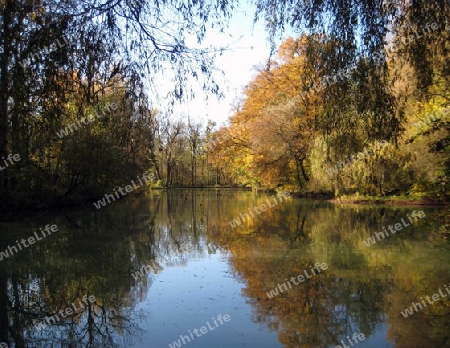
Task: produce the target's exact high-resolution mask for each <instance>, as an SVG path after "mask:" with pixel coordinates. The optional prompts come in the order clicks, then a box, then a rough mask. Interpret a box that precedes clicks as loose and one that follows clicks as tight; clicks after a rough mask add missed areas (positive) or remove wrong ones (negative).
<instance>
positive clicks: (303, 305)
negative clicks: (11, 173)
mask: <svg viewBox="0 0 450 348" xmlns="http://www.w3.org/2000/svg"><path fill="white" fill-rule="evenodd" d="M267 199H269V202H271V203H272V204H271V205H273V206H272V207H269V206H268V204H267ZM273 199H274V196H271V195H267V194H264V193H254V192H251V191H238V190H195V191H194V190H173V191H171V192H159V193H157V194H154V195H149V196H144V197H138V198H130V199H127V200H123V201H119V202H114V203H112V204H110V205H108V206H107V207H104V208H102V209H100V210H96V209H95V208H94V207H93V206H92V209H91V207H87V208H83V209H76V210H74V209H72V210H67V211H63V212H58V213H40V214H38V215H35V216H27V217H25V218H23V219H14V220H5V219H3V220H2V221H1V222H0V230H1V240H0V252H2V251H5V250H8V246H9V247H11V246H15V245H16V240H21V239H22V238H25V239H27V238H29V237H30V236H33V231H34V230H35V229H37V228H39V227H41V226H45V225H47V224H56V225H57V226H58V232H57V233H54V234H52V235H50V236H47V237H46V238H45V239H42V240H40V241H37V242H36V243H35V244H33V245H30V246H29V247H27V248H23V250H18V252H14V253H13V254H12V255H11V254H10V255H9V256H8V257H5V255H3V260H2V261H0V341H1V342H8V343H9V347H33V348H37V347H108V348H109V347H137V348H141V347H142V348H144V347H145V348H150V347H170V346H171V345H172V347H187V348H189V347H192V348H195V347H200V348H203V347H205V348H206V347H208V348H210V347H246V348H256V347H258V348H260V347H314V348H316V347H318V348H331V347H335V346H337V345H340V346H341V348H344V347H352V346H351V345H350V343H349V341H348V339H347V336H348V337H352V335H354V334H356V336H355V337H357V335H358V334H363V335H364V337H365V339H363V340H358V339H357V338H356V342H355V341H354V340H353V341H351V342H352V344H353V347H355V348H364V347H365V348H369V347H373V348H382V347H398V348H402V347H405V348H414V347H421V348H423V347H427V348H430V347H431V348H432V347H439V348H440V347H450V337H449V336H450V333H449V332H450V330H449V329H448V328H449V324H450V300H449V299H450V295H449V296H447V297H444V296H441V297H440V298H439V299H438V300H436V301H435V302H433V303H432V304H428V305H427V306H423V304H422V306H423V308H422V309H420V308H419V309H418V310H417V311H414V313H413V314H411V315H409V316H408V317H407V318H405V317H404V316H403V315H402V314H401V311H404V310H405V308H409V307H410V306H411V305H412V302H417V303H419V301H421V297H422V298H423V299H425V296H430V297H431V296H432V295H433V294H439V290H441V291H443V294H445V293H446V292H445V291H446V287H445V286H446V285H447V286H449V287H450V266H449V261H450V252H449V251H450V247H449V243H448V241H447V239H445V238H444V237H445V234H444V232H445V230H446V226H445V214H446V211H445V210H444V209H443V208H442V207H440V208H412V207H408V208H403V207H389V208H387V207H384V208H383V207H368V206H335V205H332V204H328V203H324V202H320V201H309V200H299V199H286V200H281V199H280V200H279V202H278V204H276V205H275V204H274V203H273V202H274V201H273ZM264 203H265V204H266V208H267V210H266V211H265V212H261V214H256V213H255V212H254V213H253V215H254V217H252V216H251V214H250V213H249V208H251V209H253V207H255V206H256V207H260V206H261V205H262V204H264ZM414 210H415V211H416V212H418V211H420V210H423V211H424V214H425V216H424V217H423V218H421V219H419V220H418V221H417V222H416V223H415V224H414V225H409V226H407V227H405V226H403V227H402V229H400V230H398V231H397V232H396V233H395V234H391V235H390V236H389V237H387V238H385V239H381V238H380V239H381V240H380V241H377V242H376V243H375V244H374V245H371V246H369V247H368V246H366V245H365V244H364V241H366V240H367V238H369V237H371V236H372V235H373V234H374V233H375V232H379V231H382V229H383V227H384V226H386V227H387V226H388V225H389V224H391V225H395V223H401V219H402V218H403V219H404V220H406V222H407V221H408V220H407V214H409V215H411V213H412V212H413V211H414ZM241 213H247V215H249V216H248V218H247V217H246V216H244V215H240V214H241ZM241 217H242V218H241ZM233 219H235V220H237V219H239V221H238V222H239V223H240V224H237V225H236V226H235V227H232V226H231V225H230V221H232V220H233ZM447 229H448V226H447ZM10 250H13V251H14V249H11V248H10ZM316 262H319V263H325V264H326V265H327V266H328V268H327V269H326V270H324V271H322V272H321V273H318V274H317V275H314V276H313V275H311V269H310V266H311V265H314V264H315V263H316ZM305 270H307V271H309V273H308V274H309V275H310V278H309V279H306V280H305V281H303V282H301V283H298V282H297V285H295V284H294V282H292V281H291V282H290V286H289V287H288V284H286V282H287V281H286V279H287V280H289V279H291V277H296V278H297V277H298V276H299V275H301V274H304V272H305ZM282 284H285V287H282V286H281V285H282ZM278 285H280V286H278ZM274 288H278V289H282V290H283V292H281V291H279V294H278V295H274V294H273V293H272V294H271V295H272V298H270V296H268V293H269V292H270V290H272V289H274ZM286 289H287V290H286ZM449 291H450V289H449ZM84 296H87V297H89V296H94V297H95V302H94V303H90V302H89V301H87V300H85V302H84V303H85V304H84V305H82V303H83V302H82V300H83V298H86V297H84ZM74 306H75V307H74ZM416 307H418V305H416ZM70 308H74V312H75V313H71V315H65V314H66V312H65V311H67V310H68V309H70ZM75 309H76V310H75ZM58 312H59V313H60V315H59V316H58ZM227 314H228V316H229V317H227V318H228V319H229V321H224V320H222V321H221V322H220V320H219V319H218V316H219V315H221V316H222V317H224V316H225V315H227ZM40 323H44V324H45V325H39V324H40ZM215 323H216V324H215ZM202 327H204V328H203V334H202V333H201V331H200V330H201V328H202ZM194 330H197V331H196V332H197V333H198V336H197V334H196V333H194ZM183 336H185V337H183ZM182 337H183V340H184V343H183V341H182ZM192 337H194V338H195V339H192ZM360 337H362V336H360ZM178 340H180V341H178ZM341 341H343V342H344V343H345V345H343V344H342V343H340V342H341ZM174 342H178V343H174ZM0 347H2V348H3V346H1V345H0Z"/></svg>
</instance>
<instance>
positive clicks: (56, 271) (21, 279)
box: [0, 196, 207, 348]
mask: <svg viewBox="0 0 450 348" xmlns="http://www.w3.org/2000/svg"><path fill="white" fill-rule="evenodd" d="M178 201H179V200H173V199H167V197H165V198H164V199H162V198H161V197H159V196H154V197H150V198H143V199H136V200H128V201H126V202H116V204H114V205H111V207H108V208H109V209H102V210H101V211H98V212H95V213H93V212H92V211H73V210H72V211H70V212H66V213H64V214H61V215H59V216H58V215H57V216H46V217H42V218H36V219H34V220H33V222H32V224H33V226H40V225H45V224H46V223H48V221H52V222H53V223H56V224H57V225H58V227H59V231H58V233H57V234H55V235H52V236H50V237H48V238H47V239H46V240H43V241H41V242H39V243H36V244H34V245H33V246H32V247H30V248H28V249H26V250H23V251H21V252H19V253H17V254H16V255H13V256H12V257H10V258H9V259H7V260H5V261H2V262H1V263H0V294H1V296H0V341H2V342H9V343H10V345H11V346H14V347H50V346H53V345H55V344H56V345H58V346H64V347H65V346H67V347H69V346H70V347H108V348H110V347H118V346H128V345H129V344H130V342H131V341H132V340H134V339H136V337H138V336H139V334H140V333H141V332H142V330H141V329H140V328H139V326H138V325H137V322H138V320H137V319H139V318H138V317H139V315H141V313H135V311H134V308H135V307H136V304H137V303H138V301H140V300H142V299H143V297H144V295H145V294H146V293H147V290H148V288H149V287H150V286H151V284H152V281H153V278H154V274H156V273H158V272H160V270H161V269H162V268H164V267H166V266H168V265H181V264H184V263H186V261H187V260H188V259H189V258H193V257H203V256H204V254H205V250H207V247H206V246H207V242H205V239H204V234H205V232H204V226H201V225H199V224H198V223H197V221H195V220H196V218H195V217H194V216H193V213H192V209H190V204H186V203H185V202H182V203H184V204H178ZM193 222H194V227H193V226H192V223H193ZM5 226H6V227H7V229H8V231H6V232H5V238H3V239H2V240H1V241H0V250H4V249H5V248H6V247H7V245H13V243H14V241H15V240H16V239H18V238H19V237H20V238H22V237H23V238H26V237H28V236H29V235H30V231H31V230H32V229H31V227H30V224H23V223H16V224H5ZM8 236H9V237H8ZM148 265H150V266H151V271H150V273H149V274H145V276H142V277H139V278H137V279H134V277H133V276H132V273H134V272H136V271H138V270H141V269H142V267H144V266H148ZM85 294H87V295H94V296H95V297H96V299H97V302H96V303H95V304H94V305H92V306H90V307H86V308H84V310H83V311H81V312H80V313H77V314H76V315H72V316H70V317H67V318H65V319H62V320H60V321H59V322H57V323H56V324H52V325H49V326H48V327H46V328H45V329H43V330H37V329H36V327H35V326H34V324H36V323H37V322H41V321H42V320H43V319H44V318H45V317H46V316H51V315H53V314H55V313H57V312H58V311H59V310H61V309H64V308H66V307H70V306H71V303H72V302H74V301H76V299H81V298H82V297H83V295H85ZM146 315H151V313H147V314H146Z"/></svg>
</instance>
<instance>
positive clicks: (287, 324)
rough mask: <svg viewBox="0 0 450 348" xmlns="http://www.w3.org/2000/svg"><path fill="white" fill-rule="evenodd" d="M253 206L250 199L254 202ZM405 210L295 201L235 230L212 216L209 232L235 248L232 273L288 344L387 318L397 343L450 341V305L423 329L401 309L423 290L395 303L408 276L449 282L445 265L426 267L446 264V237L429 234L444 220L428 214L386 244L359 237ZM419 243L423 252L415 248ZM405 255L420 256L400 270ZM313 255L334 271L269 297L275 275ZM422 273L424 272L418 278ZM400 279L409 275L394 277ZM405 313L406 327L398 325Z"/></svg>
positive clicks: (297, 269) (371, 326)
mask: <svg viewBox="0 0 450 348" xmlns="http://www.w3.org/2000/svg"><path fill="white" fill-rule="evenodd" d="M256 204H259V202H258V200H256ZM256 204H255V202H251V203H250V202H249V205H248V207H252V206H254V205H256ZM317 208H322V209H317ZM245 210H246V209H245V208H244V209H242V208H241V210H240V211H245ZM233 214H234V216H238V211H236V210H234V211H232V214H231V216H233ZM405 215H406V213H405V210H404V209H389V210H386V209H383V208H375V209H373V208H368V207H336V206H326V205H323V204H317V203H308V204H306V203H305V202H303V203H302V202H299V201H297V202H292V203H291V204H285V205H281V206H278V207H276V208H273V209H271V210H270V211H267V212H266V213H264V214H262V215H261V216H259V217H258V219H254V220H252V221H246V222H245V223H244V224H242V225H240V226H238V227H237V228H235V229H231V228H230V226H229V225H228V224H227V221H228V220H227V219H226V218H222V219H218V220H216V221H214V224H219V225H220V224H221V226H220V228H216V231H219V234H217V233H216V235H214V236H212V238H213V239H214V240H216V241H218V243H219V244H220V245H222V244H224V245H227V247H228V248H229V249H230V250H231V255H232V257H231V261H232V265H233V268H234V271H235V273H236V277H237V278H238V279H241V280H242V281H243V282H244V283H245V286H244V289H243V293H244V295H245V296H246V297H247V298H248V302H249V303H250V304H251V305H252V306H253V308H254V314H253V320H254V321H255V322H260V323H264V324H266V325H267V326H268V327H269V328H271V329H273V330H276V331H278V336H279V340H280V342H281V343H282V344H284V345H285V346H286V347H299V346H301V347H317V346H327V345H328V346H332V345H336V344H338V343H339V341H340V340H341V339H344V338H345V337H346V336H350V335H351V334H353V333H355V332H356V333H359V332H362V333H364V334H365V336H366V337H368V336H370V335H371V334H372V333H374V331H375V330H376V328H377V326H378V325H379V324H380V323H387V324H388V325H389V337H390V339H391V341H392V342H395V344H396V346H397V347H416V346H417V347H419V346H427V347H444V346H445V344H447V345H449V346H450V342H448V341H447V340H448V333H446V331H445V327H448V321H449V320H448V319H449V318H448V313H449V311H448V305H447V306H445V302H444V301H442V306H444V307H446V310H443V309H442V308H441V309H439V310H437V309H435V308H433V309H431V308H430V311H431V312H432V313H430V315H431V317H429V320H428V321H430V324H428V325H427V324H426V325H425V326H422V327H421V324H423V320H424V318H423V317H422V318H420V316H417V317H413V318H408V320H405V319H403V318H399V315H400V310H403V309H404V308H405V307H407V304H408V303H409V305H410V303H411V301H412V300H414V298H416V299H418V298H419V296H416V297H414V295H413V294H411V293H409V296H406V298H409V299H410V301H409V302H407V301H400V302H404V303H403V304H402V305H400V306H399V305H395V304H396V303H398V302H399V299H400V298H405V293H404V292H405V291H404V290H405V288H406V289H408V286H407V285H406V284H407V283H409V289H411V284H416V285H415V286H416V287H417V288H422V289H423V286H424V285H425V284H427V288H430V287H429V283H431V282H434V283H439V282H440V283H442V282H443V281H444V280H445V279H447V281H448V280H450V278H449V272H448V271H449V269H448V266H446V267H445V271H443V272H441V274H439V275H437V274H436V272H424V269H423V268H422V267H421V266H420V264H422V265H423V264H424V263H426V264H428V267H429V268H432V267H435V266H436V264H438V263H439V264H440V265H442V262H441V261H439V260H438V259H437V256H436V252H435V249H436V248H438V247H439V246H440V247H443V243H442V240H440V237H439V236H438V235H437V234H433V233H434V232H433V231H437V230H438V229H439V226H440V224H441V223H440V219H439V218H437V219H436V218H435V217H434V218H433V214H432V213H430V219H429V220H428V222H427V223H422V224H418V225H417V226H414V227H412V228H410V229H404V230H403V231H402V233H398V234H397V235H394V236H392V238H391V239H389V240H388V241H386V242H385V243H380V244H379V245H376V246H373V247H372V248H367V247H366V246H365V245H364V244H363V240H365V239H366V238H368V237H369V236H371V235H372V234H373V233H374V232H375V231H380V230H381V227H382V226H384V225H385V224H388V223H389V224H391V223H392V222H398V221H400V218H401V217H404V216H405ZM227 218H230V216H227ZM227 225H228V226H227ZM425 243H426V244H425ZM417 245H420V248H421V249H422V251H420V252H419V251H418V250H419V248H417V247H416V246H417ZM423 254H427V255H428V256H427V257H426V260H423V259H422V261H421V262H420V263H419V262H418V259H419V256H418V255H421V256H423ZM408 255H416V257H415V261H414V262H412V263H408V270H407V272H405V273H403V272H402V274H401V275H399V274H398V270H399V267H401V265H402V262H403V261H404V259H405V258H410V256H408ZM444 255H446V256H444ZM448 255H449V253H448V248H447V249H446V250H445V251H442V255H441V257H444V258H445V259H446V260H447V262H446V263H444V264H446V265H448V264H449V263H448ZM315 262H326V263H327V264H328V265H329V269H328V270H326V271H325V272H324V273H323V274H321V275H318V276H317V277H314V278H312V279H309V280H307V281H305V282H304V283H301V284H299V285H297V286H294V285H293V287H292V289H290V290H289V291H284V292H283V293H282V294H280V295H278V296H277V297H276V298H273V299H269V298H268V297H267V294H266V293H267V292H268V291H270V290H271V289H273V288H275V287H276V286H277V284H278V283H280V284H281V283H283V282H285V280H286V279H290V278H291V277H292V276H294V277H295V276H297V275H299V274H302V272H303V270H305V269H308V267H309V265H312V264H314V263H315ZM417 273H419V274H421V275H422V276H421V277H417V275H418V274H417ZM399 278H402V279H404V281H398V280H399ZM430 278H433V279H434V280H433V281H432V280H431V279H430ZM400 284H402V286H399V285H400ZM443 284H444V283H442V285H443ZM403 286H404V287H405V288H402V287H403ZM436 289H437V287H436ZM434 292H435V291H434ZM430 293H433V291H431V290H430V291H429V292H428V294H430ZM422 294H423V293H422ZM393 304H394V305H393ZM409 305H408V306H409ZM445 316H446V317H445ZM431 319H432V320H431ZM399 321H402V325H398V322H399ZM425 321H426V320H425ZM431 322H433V323H431ZM411 325H415V326H417V330H416V331H415V332H416V334H415V335H412V336H414V337H415V338H414V340H412V339H411V338H410V337H409V338H406V336H407V335H409V329H408V327H411ZM399 327H402V328H403V330H399V329H398V328H399ZM424 328H425V330H424ZM410 336H411V335H410ZM419 336H420V337H419ZM437 338H439V340H440V341H439V340H437ZM400 341H401V342H400ZM443 342H445V344H444V345H443V344H442V343H443Z"/></svg>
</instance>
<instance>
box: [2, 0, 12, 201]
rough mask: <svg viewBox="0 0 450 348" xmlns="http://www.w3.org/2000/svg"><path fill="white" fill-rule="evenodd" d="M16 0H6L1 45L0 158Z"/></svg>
mask: <svg viewBox="0 0 450 348" xmlns="http://www.w3.org/2000/svg"><path fill="white" fill-rule="evenodd" d="M13 4H14V0H6V1H4V6H3V11H2V12H3V13H2V17H3V32H2V33H1V35H0V37H1V38H2V39H1V45H2V50H3V53H2V55H1V58H0V72H1V74H0V160H1V159H2V158H3V157H5V156H7V151H8V99H9V71H8V67H9V57H10V52H11V32H10V31H11V28H10V26H11V23H12V14H13ZM6 170H7V169H4V170H1V171H0V195H1V194H3V193H4V192H5V191H6V175H5V174H6Z"/></svg>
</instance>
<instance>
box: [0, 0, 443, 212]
mask: <svg viewBox="0 0 450 348" xmlns="http://www.w3.org/2000/svg"><path fill="white" fill-rule="evenodd" d="M255 4H256V8H257V10H256V13H255V21H257V20H264V21H265V23H266V27H267V33H268V34H267V35H268V38H269V39H270V40H271V42H272V50H273V55H272V56H271V57H262V60H265V59H267V64H266V66H265V67H264V68H263V69H261V70H260V71H257V72H256V75H255V77H254V79H253V80H252V81H250V82H249V84H248V85H247V87H246V88H245V90H244V91H243V96H242V99H241V100H240V102H239V103H238V105H236V106H235V112H234V115H233V116H232V117H231V118H230V120H229V124H228V125H227V126H226V127H222V128H220V129H218V127H217V125H216V123H215V122H214V120H210V121H208V123H207V124H206V125H205V124H203V125H202V124H199V123H198V122H195V121H192V119H193V118H189V117H176V116H177V115H173V114H172V113H171V112H170V110H171V108H170V107H169V112H162V111H159V110H158V107H157V102H158V100H160V99H159V98H160V97H161V96H158V92H157V89H156V88H155V83H156V82H155V81H156V79H157V78H156V77H157V76H158V74H161V73H165V72H166V71H170V72H171V74H169V76H171V78H172V84H173V90H172V91H171V92H170V97H171V99H170V100H171V103H172V104H173V103H175V102H176V101H184V100H188V99H189V98H191V97H192V94H193V93H192V90H193V87H192V84H198V85H199V86H203V89H204V90H205V91H207V92H209V93H211V94H213V95H217V96H220V94H221V87H220V86H219V85H218V83H217V81H215V80H214V77H213V76H214V74H213V73H212V72H213V70H214V54H215V53H217V52H220V49H214V48H203V49H199V48H195V47H190V46H189V45H188V44H187V42H190V41H192V40H191V39H192V38H195V39H196V41H198V42H202V40H203V39H204V37H205V33H206V30H207V29H208V28H211V27H215V28H217V27H219V28H225V29H226V24H227V19H228V18H229V17H230V16H231V15H232V13H233V9H234V7H235V5H236V4H235V3H234V2H232V1H217V2H216V1H205V0H202V1H197V0H187V1H184V0H169V1H165V0H164V1H151V2H149V1H146V0H134V1H128V0H105V1H94V0H84V1H81V2H80V1H73V0H65V1H56V0H49V1H42V0H34V1H31V0H21V1H16V0H2V1H1V2H0V13H1V23H0V30H1V36H0V40H1V41H0V47H1V48H0V71H1V76H0V196H1V197H2V199H1V201H0V209H11V208H18V207H21V208H23V207H35V208H39V207H47V206H55V205H63V204H69V203H77V202H82V201H87V200H95V199H98V198H99V197H101V196H102V195H103V194H105V193H106V192H109V191H111V190H112V189H113V188H115V187H117V186H119V185H124V184H126V183H128V182H130V180H132V179H133V178H136V176H137V175H142V174H143V173H152V174H153V175H154V178H155V180H154V182H153V183H152V186H153V187H157V188H165V187H205V186H214V185H219V186H220V185H222V186H223V185H226V186H230V185H231V186H246V187H252V188H258V189H259V188H264V189H265V188H268V189H279V190H288V191H291V192H292V191H300V192H320V193H327V194H333V195H336V196H342V195H366V196H389V195H402V196H409V197H426V198H429V197H433V198H437V199H446V198H448V196H449V178H450V157H449V146H450V134H449V131H450V123H449V122H450V120H449V111H450V110H449V107H450V104H449V101H450V93H449V88H448V87H449V85H450V64H449V63H450V41H449V37H450V5H449V4H448V2H447V1H442V0H435V1H425V0H421V1H414V2H410V1H389V0H388V1H384V2H378V1H377V2H373V1H368V0H352V1H322V0H310V1H306V2H305V1H303V0H298V1H293V2H292V3H290V4H289V5H288V4H287V3H285V2H276V1H275V2H274V1H269V0H257V1H255ZM287 25H289V26H290V27H291V28H293V30H294V31H295V32H298V36H297V37H293V38H287V39H286V40H285V41H284V42H283V43H282V44H281V46H280V47H278V48H277V47H276V46H275V42H276V38H277V37H278V36H279V35H280V34H281V33H282V32H283V29H284V28H285V26H287Z"/></svg>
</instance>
